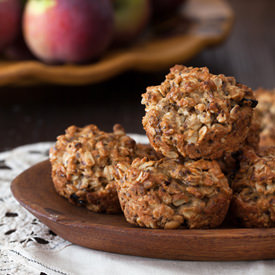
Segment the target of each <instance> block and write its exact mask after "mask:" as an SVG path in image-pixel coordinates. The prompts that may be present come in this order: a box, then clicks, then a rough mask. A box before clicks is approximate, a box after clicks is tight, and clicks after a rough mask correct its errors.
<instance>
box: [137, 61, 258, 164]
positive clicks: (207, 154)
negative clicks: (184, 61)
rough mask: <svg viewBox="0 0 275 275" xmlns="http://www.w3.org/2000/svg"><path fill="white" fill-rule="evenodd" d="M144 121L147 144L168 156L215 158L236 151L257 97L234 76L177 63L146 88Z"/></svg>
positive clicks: (143, 100)
mask: <svg viewBox="0 0 275 275" xmlns="http://www.w3.org/2000/svg"><path fill="white" fill-rule="evenodd" d="M142 103H143V104H144V105H145V106H146V108H145V110H146V114H145V116H144V118H143V126H144V129H145V131H146V134H147V136H148V138H149V140H150V143H151V145H152V146H153V147H154V149H155V150H156V151H158V152H161V153H162V154H163V155H164V156H166V157H168V158H178V157H179V156H183V157H187V158H190V159H198V158H205V159H218V158H220V157H222V155H223V154H224V152H235V151H238V149H239V148H240V146H241V144H242V143H243V142H244V141H245V139H246V138H247V135H248V131H249V128H250V125H251V118H252V114H253V108H254V107H255V106H256V105H257V101H256V100H255V97H254V95H253V91H252V90H251V89H250V88H248V87H247V86H245V85H242V84H238V83H236V80H235V79H234V78H233V77H226V76H224V75H214V74H211V73H209V70H208V69H207V68H193V67H185V66H180V65H176V66H174V67H173V68H171V70H170V73H169V74H168V75H167V76H166V80H165V81H164V82H163V83H162V84H161V85H159V86H153V87H148V88H147V92H146V93H145V94H143V99H142Z"/></svg>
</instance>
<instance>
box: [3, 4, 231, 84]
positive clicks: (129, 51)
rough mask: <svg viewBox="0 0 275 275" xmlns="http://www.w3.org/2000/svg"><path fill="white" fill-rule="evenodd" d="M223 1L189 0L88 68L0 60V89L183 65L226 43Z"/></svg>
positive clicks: (226, 10)
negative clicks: (178, 11) (172, 14)
mask: <svg viewBox="0 0 275 275" xmlns="http://www.w3.org/2000/svg"><path fill="white" fill-rule="evenodd" d="M233 18H234V16H233V12H232V10H231V8H230V7H229V6H228V4H227V3H226V2H225V1H224V0H188V1H187V3H186V5H184V6H183V9H182V13H181V15H180V16H179V17H178V18H172V19H171V20H168V21H166V22H164V23H162V24H159V25H157V26H154V31H153V29H151V30H149V31H148V33H147V34H146V35H145V37H143V38H142V39H141V41H138V42H137V43H136V44H135V45H133V46H129V47H127V48H124V49H112V50H109V51H108V52H106V53H105V55H104V56H103V57H102V58H101V59H100V60H98V61H97V62H94V63H92V64H88V65H71V64H65V65H47V64H44V63H42V62H40V61H36V60H32V61H8V60H0V86H1V85H2V86H3V85H11V84H12V85H33V84H39V83H52V84H62V85H84V84H91V83H96V82H100V81H103V80H105V79H108V78H110V77H112V76H115V75H117V74H120V73H122V72H124V71H126V70H138V71H147V72H149V71H157V70H161V69H166V68H168V67H170V66H172V65H174V64H175V63H182V62H184V61H186V60H187V59H189V58H191V57H193V56H194V55H195V54H197V53H199V52H200V51H201V50H202V49H204V48H205V47H207V46H210V45H214V44H217V43H219V42H221V41H223V40H224V39H225V38H226V37H227V36H228V34H229V32H230V30H231V27H232V25H233Z"/></svg>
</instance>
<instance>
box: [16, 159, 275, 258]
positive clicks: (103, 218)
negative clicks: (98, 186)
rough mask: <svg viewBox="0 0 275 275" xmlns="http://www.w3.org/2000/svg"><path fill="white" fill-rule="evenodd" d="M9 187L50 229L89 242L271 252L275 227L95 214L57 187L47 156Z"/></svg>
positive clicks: (142, 252)
mask: <svg viewBox="0 0 275 275" xmlns="http://www.w3.org/2000/svg"><path fill="white" fill-rule="evenodd" d="M11 189H12V192H13V194H14V196H15V198H16V199H17V200H18V201H19V203H20V204H21V205H22V206H23V207H25V208H26V209H27V210H29V211H30V212H31V213H32V214H33V215H34V216H36V217H37V218H38V219H39V220H40V221H41V222H43V223H44V224H46V225H47V226H48V227H49V228H50V229H51V230H52V231H54V232H55V233H57V234H58V235H59V236H61V237H62V238H64V239H66V240H68V241H70V242H72V243H75V244H78V245H81V246H85V247H88V248H92V249H97V250H102V251H107V252H114V253H120V254H128V255H135V256H144V257H152V258H163V259H173V260H202V261H236V260H237V261H238V260H260V259H274V258H275V228H269V229H244V228H232V227H230V226H223V227H222V228H219V229H209V230H198V229H196V230H190V229H189V230H188V229H185V230H182V229H177V230H162V229H144V228H137V227H134V226H131V225H130V224H128V223H127V222H126V221H125V219H124V217H123V215H107V214H96V213H92V212H89V211H88V210H86V209H85V208H80V207H76V206H74V205H72V204H70V203H69V202H68V201H67V200H65V199H63V198H62V197H60V196H58V195H57V193H56V192H55V190H54V187H53V183H52V180H51V166H50V162H49V161H48V160H47V161H44V162H41V163H39V164H37V165H35V166H33V167H31V168H30V169H28V170H26V171H25V172H23V173H22V174H21V175H19V176H18V177H17V178H16V179H15V180H14V181H13V182H12V185H11Z"/></svg>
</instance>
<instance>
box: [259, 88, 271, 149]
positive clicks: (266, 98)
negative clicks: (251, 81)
mask: <svg viewBox="0 0 275 275" xmlns="http://www.w3.org/2000/svg"><path fill="white" fill-rule="evenodd" d="M255 95H256V98H257V100H258V102H259V104H258V106H257V108H256V109H255V116H256V119H257V120H258V121H259V123H260V125H261V127H260V131H261V133H260V144H259V146H260V147H263V146H275V90H265V89H262V88H260V89H258V90H256V91H255Z"/></svg>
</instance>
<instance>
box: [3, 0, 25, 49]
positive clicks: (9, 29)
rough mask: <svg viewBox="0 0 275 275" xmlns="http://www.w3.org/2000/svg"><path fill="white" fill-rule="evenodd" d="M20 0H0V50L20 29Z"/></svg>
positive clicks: (12, 39) (9, 42)
mask: <svg viewBox="0 0 275 275" xmlns="http://www.w3.org/2000/svg"><path fill="white" fill-rule="evenodd" d="M20 20H21V2H20V0H0V51H1V50H3V49H4V48H5V47H6V46H8V45H9V44H11V43H12V42H13V41H14V40H15V39H16V37H17V35H18V34H19V32H20V29H21V22H20Z"/></svg>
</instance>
